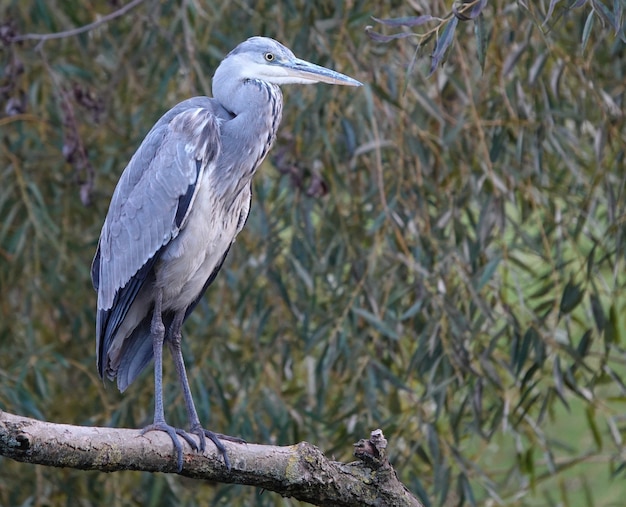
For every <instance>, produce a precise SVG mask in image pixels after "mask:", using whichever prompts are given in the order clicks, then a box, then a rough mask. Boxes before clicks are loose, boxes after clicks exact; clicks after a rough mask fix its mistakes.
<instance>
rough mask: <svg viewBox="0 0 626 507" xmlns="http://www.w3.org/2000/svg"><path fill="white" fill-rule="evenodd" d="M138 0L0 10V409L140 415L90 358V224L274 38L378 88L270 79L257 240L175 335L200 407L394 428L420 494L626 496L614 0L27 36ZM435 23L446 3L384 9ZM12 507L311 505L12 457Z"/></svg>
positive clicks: (75, 417)
mask: <svg viewBox="0 0 626 507" xmlns="http://www.w3.org/2000/svg"><path fill="white" fill-rule="evenodd" d="M561 3H564V4H567V3H568V2H561ZM569 3H570V4H571V3H572V2H569ZM123 5H124V3H123V2H122V1H121V0H108V1H106V0H85V1H82V2H62V1H59V0H45V1H44V0H2V1H1V2H0V6H1V8H0V42H2V52H1V53H0V70H1V76H0V103H1V105H2V108H1V111H0V145H1V148H0V218H1V220H0V408H1V409H2V410H5V411H8V412H11V413H16V414H20V415H24V416H31V417H35V418H38V419H42V420H47V421H52V422H60V423H69V424H77V425H98V426H113V427H131V428H139V427H142V426H143V425H145V424H147V423H149V422H151V421H152V412H153V405H152V403H153V380H152V376H151V374H150V371H146V372H145V373H144V374H143V375H142V376H141V377H140V378H139V379H138V380H137V381H136V382H135V383H134V384H133V385H132V386H131V387H130V388H129V389H128V391H127V392H126V393H125V394H124V395H121V394H120V393H119V392H117V389H116V387H115V385H114V384H111V383H109V382H102V381H101V380H100V379H99V378H98V376H97V373H96V366H95V338H94V322H95V312H94V308H95V303H96V298H95V292H94V291H93V289H92V287H91V281H90V276H89V269H90V263H91V259H92V256H93V253H94V251H95V247H96V243H97V239H98V236H99V232H100V228H101V226H102V223H103V221H104V217H105V214H106V210H107V207H108V203H109V199H110V196H111V194H112V192H113V188H114V186H115V184H116V182H117V179H118V177H119V175H120V174H121V172H122V170H123V169H124V167H125V165H126V163H127V162H128V160H129V159H130V157H131V155H132V154H133V152H134V151H135V149H136V148H137V147H138V145H139V143H140V142H141V140H142V139H143V137H144V136H145V134H146V133H147V132H148V130H149V129H150V127H151V126H152V125H153V124H154V122H155V121H156V120H157V119H158V118H159V117H160V115H161V114H162V113H163V112H165V111H166V110H167V109H169V108H170V107H172V106H173V105H175V104H176V103H177V102H179V101H181V100H183V99H185V98H188V97H190V96H194V95H201V94H202V95H204V94H208V95H210V82H211V76H212V74H213V71H214V69H215V68H216V66H217V65H218V63H219V62H220V60H221V59H222V58H223V56H224V55H225V54H226V53H227V52H228V51H230V50H231V49H232V48H233V47H234V46H236V45H237V44H238V43H239V42H241V41H242V40H244V39H246V38H247V37H249V36H252V35H266V36H271V37H274V38H276V39H278V40H280V41H281V42H283V43H284V44H286V45H287V46H289V47H290V48H291V49H292V50H293V51H294V52H295V54H296V55H297V56H299V57H300V58H303V59H306V60H309V61H312V62H315V63H318V64H320V65H324V66H328V67H331V68H334V69H336V70H338V71H340V72H343V73H346V74H348V75H350V76H352V77H354V78H356V79H358V80H360V81H362V82H363V83H365V86H364V87H363V88H360V89H347V88H343V87H330V86H324V85H317V86H310V87H305V86H290V87H284V88H283V93H284V95H285V108H284V117H283V122H282V126H281V128H280V130H279V137H278V140H277V143H276V145H275V147H274V149H273V151H272V152H271V153H270V155H269V156H268V158H267V159H266V161H265V163H264V164H263V166H262V167H261V169H260V170H259V173H258V174H257V176H256V178H255V180H254V183H253V206H252V212H251V215H250V218H249V221H248V224H247V227H246V228H245V230H244V231H243V232H242V233H241V234H240V236H239V238H238V240H237V243H236V245H235V247H234V248H233V249H232V250H231V254H230V256H229V258H228V260H227V262H226V264H225V266H224V269H223V270H222V272H221V274H220V275H219V276H218V278H217V280H216V281H215V283H214V284H213V286H212V287H211V288H210V289H209V290H208V292H207V295H206V296H205V298H204V299H203V300H202V302H201V304H200V305H199V307H198V309H197V310H196V311H195V312H194V313H193V315H192V316H191V317H190V318H189V320H188V321H187V324H186V326H185V328H184V333H185V337H184V346H185V357H186V360H187V364H188V372H189V375H190V378H191V379H192V390H193V393H194V396H195V400H196V404H197V406H198V410H199V412H200V419H201V421H202V422H203V423H204V424H205V426H206V427H207V428H210V429H212V430H214V431H218V432H221V433H226V434H229V435H236V436H240V437H242V438H244V439H246V440H247V441H250V442H259V443H266V444H277V445H287V444H292V443H296V442H298V441H300V440H307V441H309V442H312V443H314V444H315V445H317V446H319V447H320V448H321V449H322V450H323V451H324V452H325V453H326V454H327V455H328V456H331V457H334V458H335V459H337V460H341V461H351V460H352V444H353V443H354V442H356V441H357V440H358V439H360V438H363V437H366V436H368V435H369V432H370V431H371V430H373V429H375V428H378V427H380V428H382V429H383V431H384V433H385V436H386V437H387V438H388V439H389V444H390V447H389V451H390V457H391V461H392V463H393V465H394V467H395V468H396V470H397V472H398V474H399V476H400V478H401V480H402V481H403V482H404V483H405V484H406V485H407V487H408V488H409V489H411V491H412V492H413V493H414V494H416V495H418V496H419V497H420V498H421V499H422V501H423V502H424V504H425V505H427V506H439V505H446V506H456V505H485V506H492V505H513V506H544V505H545V506H618V505H620V506H621V505H623V502H624V495H625V486H624V480H625V479H626V477H625V474H626V466H625V463H626V451H625V450H624V447H623V440H624V437H626V408H625V402H626V386H625V384H624V376H625V374H626V353H625V349H624V340H625V339H626V338H625V336H624V334H625V331H626V329H625V326H626V317H625V313H626V312H625V310H626V292H625V291H624V288H625V286H626V274H625V273H624V265H625V248H626V239H625V233H626V229H625V220H624V218H625V216H626V215H625V208H626V199H625V195H624V194H625V191H626V189H625V185H626V167H625V162H624V151H625V147H626V128H625V105H624V93H625V84H624V83H626V77H625V73H626V51H625V43H624V40H626V37H625V36H624V22H623V21H624V18H623V6H624V4H623V2H619V1H616V2H608V1H607V0H605V1H604V3H603V2H601V1H600V0H593V1H582V0H581V1H578V2H576V3H575V8H573V9H571V10H569V9H568V6H567V5H560V3H559V2H554V1H553V2H550V3H549V2H547V1H544V2H529V3H528V4H527V3H526V2H514V1H505V0H501V1H495V0H494V1H492V2H489V3H488V4H486V2H483V1H479V2H478V1H477V2H474V3H473V4H472V5H473V7H472V9H471V10H469V11H467V12H469V14H471V16H469V17H472V19H468V20H459V21H458V23H456V25H455V26H453V24H452V22H451V20H452V19H453V18H451V17H450V14H451V12H452V7H453V4H452V3H451V2H443V1H437V0H434V1H422V0H409V1H406V2H400V1H391V2H374V1H368V0H349V1H332V2H331V1H303V0H286V1H281V2H269V1H259V2H252V1H245V0H241V1H225V0H215V1H213V0H180V1H168V0H163V1H156V0H145V1H143V2H141V3H140V5H138V6H137V7H135V8H134V9H132V10H130V11H128V12H127V13H125V14H124V15H123V16H121V17H118V18H117V19H114V20H112V21H110V22H107V23H102V24H100V25H99V26H97V27H95V28H94V29H92V30H90V31H88V32H85V33H82V34H80V35H77V36H73V37H63V38H59V39H53V40H47V41H44V42H41V41H38V40H24V41H22V42H14V43H11V40H12V38H13V37H14V36H16V35H24V34H31V33H35V34H44V33H55V32H63V31H66V30H71V29H74V28H77V27H80V26H83V25H86V24H88V23H92V22H94V21H97V20H99V19H101V18H102V16H104V15H106V14H109V13H111V12H113V11H115V10H117V9H119V8H121V7H122V6H123ZM459 6H460V4H456V7H457V8H459ZM483 7H484V8H483ZM481 9H482V10H481ZM478 13H480V15H478ZM419 15H432V16H435V17H438V18H441V19H440V20H437V19H435V20H430V21H429V22H427V23H424V24H422V23H420V22H418V21H416V20H415V18H413V21H411V19H409V20H406V19H405V20H402V19H401V20H400V21H394V22H389V21H384V20H389V19H392V18H402V17H415V16H419ZM372 16H373V17H375V18H378V19H380V20H383V21H384V22H377V21H376V20H374V19H372ZM460 17H463V16H460ZM466 17H468V16H466ZM455 19H458V18H455ZM369 25H371V26H372V27H373V28H372V29H371V30H370V31H369V32H367V31H366V27H367V26H369ZM410 25H412V26H410ZM409 33H414V34H417V35H410V36H405V35H406V34H409ZM377 34H378V35H377ZM398 34H400V35H401V36H398ZM437 37H439V39H438V40H439V43H438V47H437V48H436V47H435V41H436V39H437ZM447 43H449V45H448V44H447ZM443 50H447V51H443ZM433 51H435V64H438V65H435V68H434V69H431V64H432V62H433V60H431V54H432V53H433ZM437 51H438V52H437ZM431 70H433V72H432V74H431V75H430V76H429V73H430V72H431ZM165 369H166V377H165V378H166V389H165V403H166V415H167V417H168V421H169V422H171V423H173V424H177V425H185V424H186V417H185V413H184V403H183V399H182V396H181V394H180V392H179V391H178V389H177V386H176V382H175V381H174V380H175V374H174V372H173V368H172V365H171V362H170V361H169V356H167V360H166V362H165ZM16 478H19V480H18V479H16ZM0 505H2V506H62V505H71V506H76V505H81V506H85V507H87V506H99V505H109V506H159V505H184V506H195V505H233V506H248V505H250V506H297V505H303V504H300V503H299V502H296V501H293V500H289V499H282V498H280V497H279V496H278V495H276V494H274V493H271V492H264V493H262V492H261V491H259V490H256V489H253V488H247V487H240V486H228V485H217V484H209V483H205V482H199V481H192V480H187V479H184V478H180V477H177V476H175V475H166V474H147V473H138V472H119V473H113V474H103V473H98V472H80V471H75V470H69V469H53V468H44V467H38V466H32V465H27V464H21V463H16V462H13V461H10V460H8V459H5V458H0Z"/></svg>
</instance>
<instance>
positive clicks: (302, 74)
mask: <svg viewBox="0 0 626 507" xmlns="http://www.w3.org/2000/svg"><path fill="white" fill-rule="evenodd" d="M282 66H283V67H284V68H285V70H286V71H287V75H288V76H289V77H292V78H295V79H301V80H302V81H301V82H302V83H328V84H335V85H345V86H363V83H361V82H359V81H357V80H356V79H352V78H351V77H348V76H346V75H345V74H341V73H339V72H335V71H334V70H330V69H327V68H326V67H321V66H320V65H315V64H314V63H310V62H307V61H306V60H300V59H299V58H295V59H294V60H291V61H288V62H285V63H283V65H282Z"/></svg>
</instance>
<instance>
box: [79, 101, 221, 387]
mask: <svg viewBox="0 0 626 507" xmlns="http://www.w3.org/2000/svg"><path fill="white" fill-rule="evenodd" d="M196 106H198V107H196ZM210 106H211V102H210V99H204V102H202V103H199V102H198V100H195V101H194V100H193V99H192V100H191V101H186V102H183V103H181V104H179V105H178V106H176V107H175V108H174V109H172V110H170V111H169V112H168V113H166V114H165V115H164V116H163V117H162V118H161V119H160V120H159V121H158V122H157V124H156V125H155V126H154V127H153V128H152V130H151V131H150V132H149V133H148V135H147V136H146V138H145V139H144V141H143V142H142V144H141V146H140V147H139V149H138V150H137V152H136V153H135V155H133V157H132V159H131V161H130V162H129V164H128V166H127V167H126V169H125V170H124V172H123V174H122V176H121V178H120V181H119V183H118V185H117V187H116V189H115V192H114V194H113V198H112V200H111V204H110V207H109V212H108V214H107V217H106V220H105V223H104V226H103V227H102V233H101V235H100V241H99V243H98V249H97V251H96V255H95V257H94V262H93V265H92V281H93V284H94V287H95V288H96V290H97V291H98V314H97V317H96V321H97V322H96V342H97V353H98V354H97V355H98V369H99V371H100V374H101V375H102V374H103V372H104V366H103V365H104V363H105V361H104V358H105V356H106V354H107V351H108V350H109V347H110V346H111V343H112V341H113V339H114V338H115V334H116V332H117V330H118V328H119V326H120V324H121V323H122V322H123V320H124V318H125V317H126V315H127V313H128V310H129V308H130V306H131V305H132V303H133V301H134V300H135V298H136V296H137V294H138V293H139V290H140V289H141V287H142V286H143V285H144V284H145V283H146V280H148V279H149V277H150V276H153V275H152V268H153V266H154V263H155V262H156V261H157V260H158V258H159V252H160V251H161V249H162V248H163V247H165V246H166V245H167V244H168V243H169V242H170V241H172V239H174V238H175V237H176V236H177V235H178V233H179V232H180V230H181V229H183V228H184V227H185V224H186V219H187V217H188V215H189V212H190V210H191V208H192V206H193V201H194V198H195V196H196V194H197V190H198V188H199V186H198V185H197V183H198V182H199V181H200V179H201V178H202V174H203V172H204V170H205V169H206V168H207V167H208V166H209V165H210V164H211V163H212V162H213V161H215V159H216V158H217V157H218V155H219V151H220V137H219V121H218V118H217V117H216V115H215V114H214V113H213V110H212V108H211V107H210Z"/></svg>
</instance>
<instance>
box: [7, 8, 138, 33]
mask: <svg viewBox="0 0 626 507" xmlns="http://www.w3.org/2000/svg"><path fill="white" fill-rule="evenodd" d="M143 1H144V0H133V1H132V2H130V3H128V4H126V5H124V6H122V7H120V8H119V9H118V10H116V11H113V12H111V13H109V14H107V15H105V16H102V17H101V18H100V19H98V20H97V21H94V22H93V23H89V24H88V25H84V26H79V27H78V28H73V29H71V30H66V31H64V32H57V33H27V34H24V35H16V36H15V37H13V38H12V39H11V41H12V42H20V41H24V40H38V41H42V42H44V41H47V40H52V39H63V38H65V37H73V36H74V35H79V34H81V33H84V32H88V31H89V30H93V29H94V28H97V27H99V26H100V25H103V24H104V23H108V22H109V21H111V20H112V19H115V18H119V17H120V16H123V15H124V14H126V13H127V12H128V11H130V10H131V9H134V8H135V7H137V6H138V5H139V4H140V3H142V2H143Z"/></svg>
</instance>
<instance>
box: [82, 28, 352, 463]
mask: <svg viewBox="0 0 626 507" xmlns="http://www.w3.org/2000/svg"><path fill="white" fill-rule="evenodd" d="M320 81H321V82H327V83H331V84H344V85H351V86H359V85H360V83H359V82H358V81H355V80H353V79H351V78H349V77H347V76H344V75H342V74H339V73H335V72H333V71H330V70H328V69H324V68H323V67H318V66H315V65H313V64H310V63H308V62H304V61H302V60H299V59H297V58H296V57H295V56H294V55H293V53H292V52H291V51H290V50H289V49H287V48H286V47H284V46H282V45H281V44H280V43H278V42H276V41H274V40H272V39H268V38H263V37H253V38H251V39H248V40H247V41H245V42H243V43H242V44H240V45H239V46H237V47H236V48H235V49H234V50H233V51H231V53H229V55H228V56H227V57H226V58H225V59H224V60H223V61H222V63H221V64H220V66H219V67H218V69H217V71H216V72H215V76H214V78H213V97H214V98H208V97H195V98H192V99H189V100H186V101H184V102H181V103H180V104H178V105H177V106H175V107H174V108H172V109H171V110H169V111H168V112H167V113H165V114H164V115H163V116H162V117H161V119H160V120H159V121H158V122H157V123H156V124H155V125H154V127H152V129H151V130H150V132H149V133H148V134H147V136H146V138H145V139H144V141H143V142H142V143H141V145H140V147H139V149H138V150H137V152H136V153H135V154H134V155H133V157H132V159H131V160H130V162H129V164H128V166H127V167H126V169H125V170H124V172H123V174H122V176H121V177H120V180H119V182H118V184H117V187H116V189H115V192H114V194H113V197H112V199H111V204H110V207H109V211H108V213H107V217H106V220H105V222H104V225H103V227H102V232H101V235H100V241H99V244H98V249H97V251H96V254H95V257H94V261H93V265H92V271H91V274H92V280H93V284H94V287H95V288H96V290H97V293H98V308H97V317H96V353H97V366H98V372H99V374H100V376H102V377H104V376H106V377H108V378H109V379H115V378H117V384H118V387H119V389H120V390H121V391H124V390H125V389H126V388H127V387H128V386H129V385H130V384H131V383H132V382H133V381H134V380H135V378H136V377H137V375H139V373H141V371H142V370H143V369H144V368H145V367H146V366H147V365H148V364H149V362H150V361H151V360H152V359H153V358H154V359H155V418H154V423H153V424H152V425H150V426H148V427H147V428H146V429H145V430H144V431H147V430H153V429H156V430H162V431H166V432H167V433H168V434H169V435H170V436H171V437H172V440H173V443H174V447H175V449H176V451H177V458H178V469H179V470H180V469H182V447H181V444H180V442H179V441H178V438H177V435H179V436H181V437H183V438H184V439H185V440H186V441H187V442H188V443H189V444H190V445H191V446H192V447H194V448H200V449H202V450H203V449H204V445H205V444H204V442H205V437H208V438H210V439H211V440H213V442H214V443H215V444H216V446H217V448H218V450H219V451H220V452H221V453H222V455H223V456H224V460H225V462H226V464H227V465H228V466H229V462H228V457H227V455H226V452H225V448H224V446H223V445H222V444H221V442H220V438H222V439H223V438H227V437H224V436H223V435H216V434H214V433H212V432H210V431H208V430H204V429H203V428H202V427H201V426H200V423H199V421H198V417H197V413H196V410H195V407H194V405H193V399H192V397H191V392H190V390H189V383H188V380H187V376H186V373H185V371H184V363H183V360H182V353H181V352H180V336H181V329H180V328H181V326H182V324H183V322H184V320H185V319H186V318H187V317H188V315H189V313H190V312H191V311H192V310H193V308H194V307H195V306H196V304H197V303H198V301H199V299H200V298H201V297H202V295H203V293H204V291H205V290H206V288H207V287H208V286H209V285H210V283H211V282H212V281H213V279H214V278H215V276H216V274H217V272H218V271H219V269H220V268H221V266H222V263H223V262H224V259H225V258H226V255H227V254H228V251H229V249H230V247H231V245H232V243H233V242H234V240H235V238H236V237H237V234H239V232H240V231H241V229H242V228H243V226H244V224H245V222H246V219H247V217H248V213H249V211H250V198H251V193H250V181H251V179H252V177H253V175H254V173H255V171H256V170H257V168H258V167H259V165H260V164H261V162H262V161H263V159H264V157H265V156H266V155H267V152H268V151H269V149H270V148H271V146H272V144H273V142H274V140H275V137H276V131H277V129H278V125H279V123H280V120H281V115H282V104H283V102H282V94H281V92H280V89H279V87H278V85H279V84H288V83H314V82H320ZM164 343H167V344H168V347H169V348H170V350H171V351H172V354H173V356H174V362H175V365H176V368H177V371H178V374H179V379H180V381H181V385H182V388H183V393H184V395H185V401H186V405H187V411H188V415H189V418H190V423H191V430H190V432H191V433H195V434H196V435H197V436H198V437H199V439H200V443H199V444H196V443H195V440H194V439H193V438H191V437H190V436H189V434H188V433H186V432H183V431H182V430H179V429H176V428H172V427H171V426H169V425H167V424H166V423H165V419H164V416H163V407H162V393H161V382H162V377H161V368H162V364H161V363H162V355H161V351H162V347H163V344H164Z"/></svg>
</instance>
